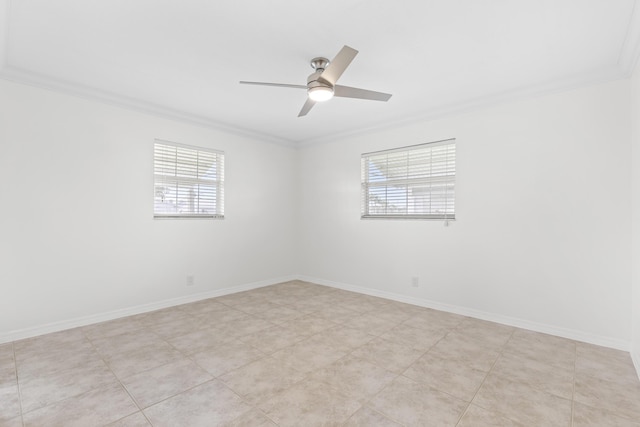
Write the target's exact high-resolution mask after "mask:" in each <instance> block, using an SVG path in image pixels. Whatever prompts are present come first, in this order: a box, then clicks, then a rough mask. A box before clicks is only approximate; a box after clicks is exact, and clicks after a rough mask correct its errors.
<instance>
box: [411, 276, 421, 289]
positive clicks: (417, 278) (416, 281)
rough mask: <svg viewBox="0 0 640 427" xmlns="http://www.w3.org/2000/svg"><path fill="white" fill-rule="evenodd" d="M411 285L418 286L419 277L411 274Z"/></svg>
mask: <svg viewBox="0 0 640 427" xmlns="http://www.w3.org/2000/svg"><path fill="white" fill-rule="evenodd" d="M411 286H413V287H414V288H417V287H418V286H420V278H419V277H418V276H413V277H412V278H411Z"/></svg>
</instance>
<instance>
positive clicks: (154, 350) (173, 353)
mask: <svg viewBox="0 0 640 427" xmlns="http://www.w3.org/2000/svg"><path fill="white" fill-rule="evenodd" d="M182 357H184V356H183V354H182V353H180V352H179V351H178V350H176V349H175V348H174V347H172V346H171V345H169V344H167V343H166V342H164V341H162V342H158V343H155V344H151V345H146V346H144V347H140V348H138V349H135V350H130V351H127V352H123V353H117V354H113V355H111V356H109V357H105V361H106V362H107V364H108V365H109V368H110V369H111V370H112V371H113V373H114V374H115V375H116V376H117V377H118V378H120V379H122V378H126V377H129V376H131V375H135V374H138V373H140V372H144V371H146V370H148V369H151V368H155V367H156V366H161V365H165V364H167V363H171V362H175V361H177V360H180V359H182Z"/></svg>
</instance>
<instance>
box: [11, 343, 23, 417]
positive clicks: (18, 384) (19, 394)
mask: <svg viewBox="0 0 640 427" xmlns="http://www.w3.org/2000/svg"><path fill="white" fill-rule="evenodd" d="M11 351H12V352H13V367H14V369H15V375H16V388H17V391H18V405H19V407H20V422H21V423H22V427H24V413H23V411H22V391H21V390H20V378H19V376H18V358H17V357H16V345H15V341H12V342H11Z"/></svg>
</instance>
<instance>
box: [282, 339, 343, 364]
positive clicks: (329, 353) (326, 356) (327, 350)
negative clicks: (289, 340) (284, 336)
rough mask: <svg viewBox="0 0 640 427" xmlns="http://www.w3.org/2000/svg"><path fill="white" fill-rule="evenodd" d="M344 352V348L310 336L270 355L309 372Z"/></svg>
mask: <svg viewBox="0 0 640 427" xmlns="http://www.w3.org/2000/svg"><path fill="white" fill-rule="evenodd" d="M346 354H347V351H345V350H344V349H338V348H336V347H333V346H332V345H330V344H327V343H326V342H324V341H322V340H319V339H314V338H313V337H310V338H306V339H304V340H303V341H300V342H299V343H297V344H294V345H292V346H290V347H286V348H283V349H282V350H278V351H276V352H275V353H273V354H272V355H271V356H272V357H274V358H275V359H278V360H281V361H282V362H284V363H286V364H288V365H289V366H291V367H293V368H294V369H297V370H298V371H300V372H311V371H315V370H316V369H320V368H323V367H325V366H327V365H329V364H331V363H333V362H335V361H336V360H338V359H340V358H341V357H343V356H345V355H346Z"/></svg>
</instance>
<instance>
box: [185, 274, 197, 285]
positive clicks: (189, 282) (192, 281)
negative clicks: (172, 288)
mask: <svg viewBox="0 0 640 427" xmlns="http://www.w3.org/2000/svg"><path fill="white" fill-rule="evenodd" d="M195 284H196V276H187V286H193V285H195Z"/></svg>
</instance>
